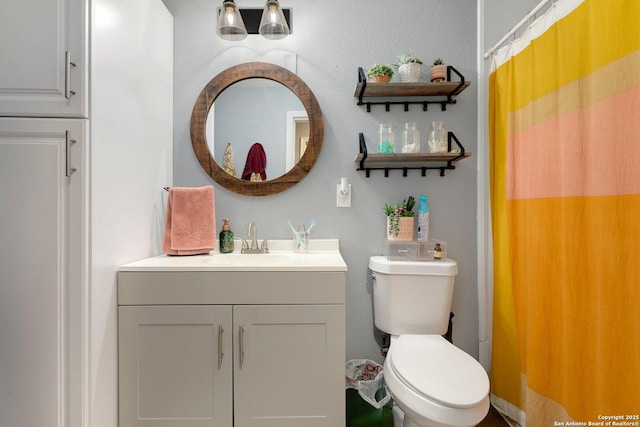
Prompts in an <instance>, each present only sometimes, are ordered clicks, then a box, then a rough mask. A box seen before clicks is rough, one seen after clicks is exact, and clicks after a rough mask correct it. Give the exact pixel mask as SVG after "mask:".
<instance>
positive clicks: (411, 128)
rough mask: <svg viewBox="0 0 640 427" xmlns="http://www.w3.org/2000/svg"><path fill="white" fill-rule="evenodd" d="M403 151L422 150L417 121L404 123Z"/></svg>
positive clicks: (416, 151) (414, 151)
mask: <svg viewBox="0 0 640 427" xmlns="http://www.w3.org/2000/svg"><path fill="white" fill-rule="evenodd" d="M402 152H403V153H419V152H420V132H419V131H418V128H417V127H416V123H415V122H407V123H405V124H404V131H403V132H402Z"/></svg>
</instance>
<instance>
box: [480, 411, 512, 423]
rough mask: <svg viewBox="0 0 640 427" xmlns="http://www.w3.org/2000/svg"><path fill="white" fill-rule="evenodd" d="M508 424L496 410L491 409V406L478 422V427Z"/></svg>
mask: <svg viewBox="0 0 640 427" xmlns="http://www.w3.org/2000/svg"><path fill="white" fill-rule="evenodd" d="M508 425H509V424H507V422H506V421H505V420H503V419H502V417H501V416H500V415H498V412H497V411H496V410H495V409H493V406H492V407H491V409H489V413H488V414H487V416H486V418H485V419H484V420H482V422H481V423H480V424H478V427H504V426H508Z"/></svg>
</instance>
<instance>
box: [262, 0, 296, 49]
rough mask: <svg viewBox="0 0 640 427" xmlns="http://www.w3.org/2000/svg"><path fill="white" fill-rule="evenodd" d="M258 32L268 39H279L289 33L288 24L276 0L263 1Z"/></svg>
mask: <svg viewBox="0 0 640 427" xmlns="http://www.w3.org/2000/svg"><path fill="white" fill-rule="evenodd" d="M258 32H259V33H260V35H261V36H262V37H265V38H267V39H269V40H280V39H283V38H285V37H287V36H288V35H289V25H287V21H286V19H284V14H283V13H282V9H281V8H280V4H279V3H278V0H267V2H266V3H265V5H264V11H263V12H262V19H261V20H260V27H259V29H258Z"/></svg>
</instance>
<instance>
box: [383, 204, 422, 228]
mask: <svg viewBox="0 0 640 427" xmlns="http://www.w3.org/2000/svg"><path fill="white" fill-rule="evenodd" d="M415 205H416V199H415V198H414V197H413V196H409V197H407V198H406V199H404V200H403V201H402V202H400V203H396V204H395V205H393V206H392V205H389V204H385V205H384V212H385V213H386V214H387V220H388V221H389V233H391V234H392V235H394V236H397V235H398V234H399V233H400V226H399V220H400V217H403V216H409V217H411V216H413V207H414V206H415Z"/></svg>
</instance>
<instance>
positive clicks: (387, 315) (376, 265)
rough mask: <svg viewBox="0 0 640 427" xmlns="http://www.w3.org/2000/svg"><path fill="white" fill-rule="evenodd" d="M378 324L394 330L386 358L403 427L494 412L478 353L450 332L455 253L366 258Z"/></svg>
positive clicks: (434, 426) (439, 425) (461, 422)
mask: <svg viewBox="0 0 640 427" xmlns="http://www.w3.org/2000/svg"><path fill="white" fill-rule="evenodd" d="M369 269H370V270H371V271H372V273H373V274H372V277H373V309H374V318H375V325H376V327H377V328H378V329H379V330H381V331H382V332H386V333H388V334H390V336H391V345H390V347H389V351H388V353H387V357H386V359H385V362H384V380H385V383H386V386H387V388H388V389H389V391H390V392H391V395H392V397H393V399H394V401H395V403H396V404H397V405H398V407H399V408H400V409H401V410H402V412H404V421H403V424H402V427H452V426H456V427H462V426H465V427H466V426H476V425H478V423H480V421H482V420H483V419H484V417H485V416H486V415H487V413H488V412H489V378H488V376H487V373H486V372H485V370H484V368H483V367H482V365H480V363H478V362H477V361H476V360H475V359H474V358H473V357H471V356H469V355H468V354H467V353H465V352H464V351H462V350H460V349H459V348H457V347H456V346H454V345H453V344H451V343H450V342H449V341H447V340H446V339H445V338H443V337H442V335H444V334H445V333H446V332H447V328H448V324H449V313H450V311H451V300H452V297H453V283H454V281H455V276H456V274H457V273H458V266H457V264H456V262H455V261H454V260H452V259H449V258H446V259H443V260H439V261H424V262H423V261H389V260H388V259H387V257H384V256H373V257H371V258H369Z"/></svg>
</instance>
